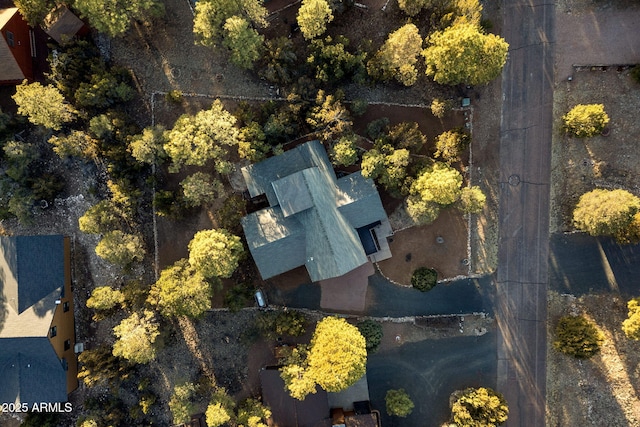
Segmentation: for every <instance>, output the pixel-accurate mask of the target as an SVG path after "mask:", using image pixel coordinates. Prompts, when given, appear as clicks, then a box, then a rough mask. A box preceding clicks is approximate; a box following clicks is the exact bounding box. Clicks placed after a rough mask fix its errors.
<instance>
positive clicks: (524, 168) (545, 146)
mask: <svg viewBox="0 0 640 427" xmlns="http://www.w3.org/2000/svg"><path fill="white" fill-rule="evenodd" d="M554 17H555V15H554V3H553V2H545V1H544V0H531V1H523V0H506V1H505V2H504V16H503V19H504V31H503V33H504V37H505V39H506V40H507V42H508V43H509V45H510V48H509V60H508V61H507V64H506V66H505V68H504V70H503V73H502V91H503V105H502V124H501V139H500V193H499V199H500V209H499V217H500V220H499V223H500V228H499V243H498V245H499V246H498V270H497V274H496V275H497V278H496V280H497V283H496V306H495V310H496V319H497V321H498V339H497V341H498V343H497V347H498V390H499V391H500V392H502V393H504V395H505V397H506V399H507V401H508V403H509V409H510V414H509V420H508V421H507V425H509V426H527V427H536V426H544V425H545V400H546V399H545V395H546V317H547V284H548V258H549V257H548V254H549V180H550V162H551V128H552V111H553V37H554V31H553V26H554Z"/></svg>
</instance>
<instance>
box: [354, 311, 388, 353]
mask: <svg viewBox="0 0 640 427" xmlns="http://www.w3.org/2000/svg"><path fill="white" fill-rule="evenodd" d="M356 327H357V328H358V330H359V331H360V333H361V334H362V336H363V337H364V339H365V341H366V342H367V352H369V353H373V352H374V351H376V350H377V349H378V345H380V341H382V335H383V334H382V325H381V324H380V322H376V321H375V320H371V319H367V320H363V321H362V322H358V323H357V324H356Z"/></svg>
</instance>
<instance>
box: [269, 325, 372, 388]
mask: <svg viewBox="0 0 640 427" xmlns="http://www.w3.org/2000/svg"><path fill="white" fill-rule="evenodd" d="M366 364H367V344H366V341H365V338H364V337H363V336H362V334H361V333H360V331H359V330H358V328H357V327H355V326H353V325H351V324H349V323H347V321H346V320H344V319H342V318H338V317H326V318H324V319H322V320H321V321H320V322H318V324H317V326H316V330H315V332H314V334H313V338H312V339H311V345H310V346H309V348H308V351H306V349H304V348H303V350H302V351H300V350H299V349H296V350H294V352H293V354H292V356H291V357H290V358H289V360H288V363H287V364H286V365H285V366H284V367H283V368H282V370H281V375H282V377H283V380H284V382H285V385H286V387H287V390H288V391H289V393H290V394H291V396H293V397H295V398H296V399H299V400H304V398H305V397H306V396H307V394H309V393H315V391H316V385H318V386H320V387H322V388H323V389H324V390H326V391H328V392H338V391H341V390H344V389H346V388H348V387H350V386H352V385H353V384H354V383H355V382H357V381H358V380H359V379H360V378H362V376H363V375H364V374H365V371H366Z"/></svg>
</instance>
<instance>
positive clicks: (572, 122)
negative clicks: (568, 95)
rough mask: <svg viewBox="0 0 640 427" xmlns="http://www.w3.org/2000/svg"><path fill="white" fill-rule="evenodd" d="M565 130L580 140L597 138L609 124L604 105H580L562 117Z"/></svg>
mask: <svg viewBox="0 0 640 427" xmlns="http://www.w3.org/2000/svg"><path fill="white" fill-rule="evenodd" d="M562 120H563V122H564V128H565V130H566V131H567V132H568V133H570V134H572V135H574V136H577V137H578V138H588V137H591V136H596V135H598V134H600V133H602V131H603V130H604V128H605V126H606V125H607V124H608V123H609V116H608V115H607V113H606V112H605V111H604V105H602V104H579V105H576V106H575V107H573V108H572V109H571V111H569V112H568V113H567V114H565V115H564V116H562Z"/></svg>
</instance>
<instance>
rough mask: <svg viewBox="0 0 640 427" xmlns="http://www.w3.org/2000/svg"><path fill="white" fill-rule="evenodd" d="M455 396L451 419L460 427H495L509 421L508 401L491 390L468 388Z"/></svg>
mask: <svg viewBox="0 0 640 427" xmlns="http://www.w3.org/2000/svg"><path fill="white" fill-rule="evenodd" d="M454 396H455V397H456V400H455V402H454V403H453V406H452V407H451V418H452V420H453V422H454V423H455V425H456V426H458V427H483V426H486V427H491V426H494V427H495V426H497V425H500V424H502V423H504V422H505V421H507V418H508V415H509V407H508V406H507V401H506V400H505V399H504V396H503V395H502V394H500V393H498V392H496V391H494V390H492V389H490V388H485V387H480V388H468V389H466V390H464V391H462V392H456V393H455V394H454Z"/></svg>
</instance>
